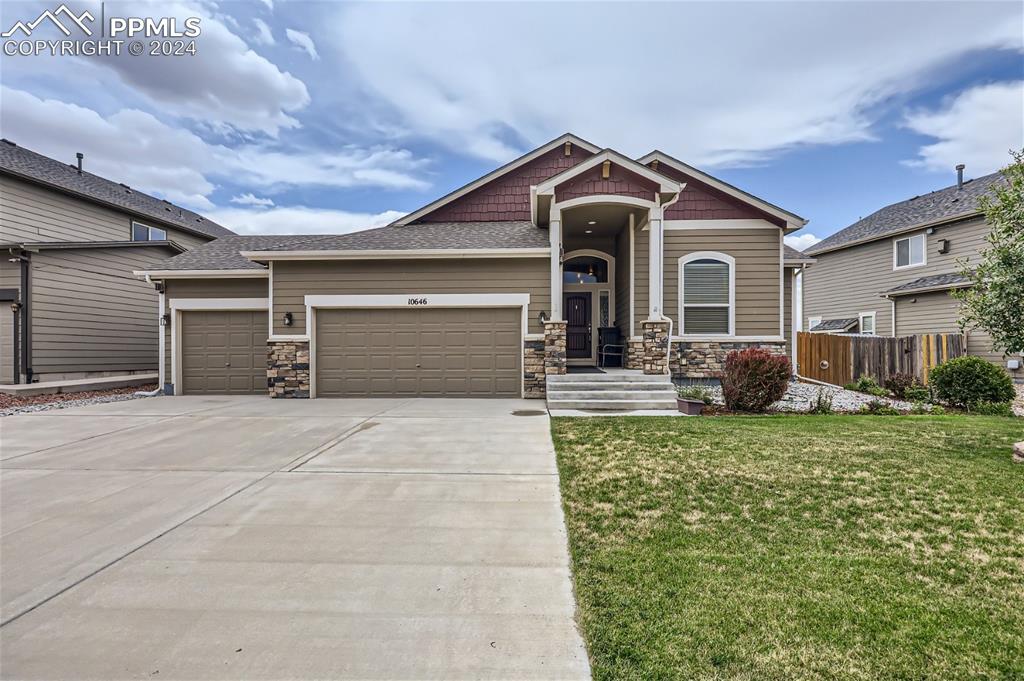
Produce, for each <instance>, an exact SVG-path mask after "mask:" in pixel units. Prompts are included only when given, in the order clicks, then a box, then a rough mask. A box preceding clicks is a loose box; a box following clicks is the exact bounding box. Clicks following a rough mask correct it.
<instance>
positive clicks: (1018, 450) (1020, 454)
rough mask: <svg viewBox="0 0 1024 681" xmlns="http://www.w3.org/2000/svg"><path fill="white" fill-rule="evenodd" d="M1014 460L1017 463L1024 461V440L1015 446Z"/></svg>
mask: <svg viewBox="0 0 1024 681" xmlns="http://www.w3.org/2000/svg"><path fill="white" fill-rule="evenodd" d="M1013 460H1014V461H1015V462H1017V463H1024V442H1018V443H1017V444H1015V445H1014V446H1013Z"/></svg>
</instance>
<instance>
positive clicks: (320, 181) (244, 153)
mask: <svg viewBox="0 0 1024 681" xmlns="http://www.w3.org/2000/svg"><path fill="white" fill-rule="evenodd" d="M0 116H2V120H3V132H4V136H5V137H7V138H9V139H11V140H13V141H15V142H17V143H18V144H21V145H22V146H25V147H27V148H29V149H32V150H33V151H38V152H39V153H42V154H45V155H47V156H51V157H53V158H58V159H67V160H68V162H69V163H71V162H73V161H74V153H75V152H76V151H81V152H83V153H84V154H85V166H86V168H87V169H88V170H89V171H90V172H94V173H96V174H98V175H103V176H104V177H108V178H110V179H113V180H117V181H119V182H125V183H127V184H131V185H132V186H135V187H138V188H139V189H141V190H143V191H146V192H151V193H155V194H158V195H160V196H164V197H166V198H167V199H169V200H171V201H174V202H176V203H181V204H184V205H187V206H189V207H194V208H199V209H204V208H210V207H211V206H212V205H213V204H212V203H211V202H210V200H209V198H208V196H209V194H211V193H212V192H213V191H214V189H215V188H216V187H215V184H214V181H215V180H216V179H217V178H222V179H227V180H229V181H231V182H232V183H235V184H247V185H250V186H254V187H259V188H262V189H266V190H276V189H284V188H287V187H294V186H312V187H333V188H343V187H386V188H390V189H422V188H424V187H426V186H427V183H426V182H424V181H423V180H422V179H420V178H419V177H417V176H416V174H417V173H418V172H419V171H420V169H421V168H422V167H423V161H421V160H419V159H417V158H415V157H414V156H413V155H412V154H411V153H410V152H409V151H406V150H404V149H390V148H382V147H374V148H369V149H367V148H361V147H353V146H349V147H344V148H342V149H340V150H339V151H337V152H333V153H324V152H319V151H304V150H295V151H289V152H284V151H279V150H277V149H274V148H270V147H267V146H265V145H261V144H253V143H250V144H245V145H242V146H240V147H237V148H230V147H227V146H224V145H218V144H210V143H208V142H206V141H205V140H203V139H202V138H201V137H199V136H198V135H196V134H194V133H192V132H190V131H188V130H185V129H181V128H173V127H171V126H169V125H167V124H165V123H163V122H161V121H160V120H158V119H157V118H156V117H154V116H153V115H151V114H149V113H145V112H143V111H138V110H135V109H122V110H120V111H117V112H115V113H113V114H110V115H109V116H101V115H100V114H99V113H97V112H96V111H93V110H92V109H88V108H85V107H81V106H77V105H74V104H67V103H64V102H60V101H57V100H52V99H47V100H43V99H40V98H38V97H36V96H35V95H32V94H29V93H27V92H23V91H21V90H15V89H13V88H9V87H6V86H0Z"/></svg>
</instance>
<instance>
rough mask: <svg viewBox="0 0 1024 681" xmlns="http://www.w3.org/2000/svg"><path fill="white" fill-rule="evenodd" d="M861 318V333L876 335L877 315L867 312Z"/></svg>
mask: <svg viewBox="0 0 1024 681" xmlns="http://www.w3.org/2000/svg"><path fill="white" fill-rule="evenodd" d="M859 317H860V332H861V333H868V334H871V335H874V333H875V313H874V312H865V313H862V314H861V315H859Z"/></svg>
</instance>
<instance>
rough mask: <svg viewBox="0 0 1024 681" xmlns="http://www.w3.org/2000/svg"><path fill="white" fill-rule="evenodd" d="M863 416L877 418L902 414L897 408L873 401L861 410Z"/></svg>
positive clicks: (879, 401)
mask: <svg viewBox="0 0 1024 681" xmlns="http://www.w3.org/2000/svg"><path fill="white" fill-rule="evenodd" d="M860 412H861V413H862V414H874V415H875V416H899V415H900V412H899V410H898V409H896V408H895V407H892V406H889V405H888V404H886V403H885V402H883V401H881V400H871V401H870V402H868V403H867V404H865V405H862V406H861V408H860Z"/></svg>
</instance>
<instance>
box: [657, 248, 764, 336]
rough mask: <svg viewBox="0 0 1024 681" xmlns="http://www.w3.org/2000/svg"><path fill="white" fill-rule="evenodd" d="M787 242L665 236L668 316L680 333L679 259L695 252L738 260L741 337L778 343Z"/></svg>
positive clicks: (666, 312)
mask: <svg viewBox="0 0 1024 681" xmlns="http://www.w3.org/2000/svg"><path fill="white" fill-rule="evenodd" d="M781 239H782V230H779V229H728V230H725V229H708V230H693V231H690V230H665V314H666V315H667V316H669V317H671V318H672V322H673V324H674V325H675V329H679V258H681V257H683V256H685V255H689V254H690V253H693V252H694V251H717V252H719V253H725V254H726V255H730V256H732V257H733V258H735V259H736V335H737V336H773V337H777V336H778V335H779V296H780V295H782V292H781V290H780V284H779V274H780V271H781V267H782V264H781V262H780V251H779V248H780V245H779V242H780V240H781ZM638 312H639V310H638ZM646 313H647V310H646V308H645V309H644V316H646ZM674 333H679V331H675V332H674Z"/></svg>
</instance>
